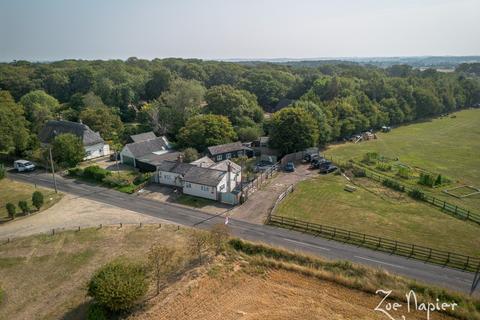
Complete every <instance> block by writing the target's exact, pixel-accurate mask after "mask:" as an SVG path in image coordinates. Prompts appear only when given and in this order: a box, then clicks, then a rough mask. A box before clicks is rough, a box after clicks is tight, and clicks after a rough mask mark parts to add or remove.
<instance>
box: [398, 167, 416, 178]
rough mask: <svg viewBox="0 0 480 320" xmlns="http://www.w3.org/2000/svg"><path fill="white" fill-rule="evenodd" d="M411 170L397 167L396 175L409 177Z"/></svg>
mask: <svg viewBox="0 0 480 320" xmlns="http://www.w3.org/2000/svg"><path fill="white" fill-rule="evenodd" d="M411 171H412V170H410V168H407V167H400V168H399V169H398V172H397V175H398V176H399V177H400V178H403V179H409V178H410V176H411Z"/></svg>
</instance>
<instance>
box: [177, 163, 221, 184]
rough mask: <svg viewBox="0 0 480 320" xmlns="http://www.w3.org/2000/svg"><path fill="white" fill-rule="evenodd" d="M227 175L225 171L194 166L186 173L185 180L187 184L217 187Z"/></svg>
mask: <svg viewBox="0 0 480 320" xmlns="http://www.w3.org/2000/svg"><path fill="white" fill-rule="evenodd" d="M225 174H226V172H224V171H220V170H215V169H210V168H202V167H197V166H193V167H192V168H190V170H188V171H187V172H186V173H185V176H184V178H183V180H184V181H185V182H191V183H196V184H202V185H205V186H211V187H216V186H217V185H218V184H219V183H220V181H222V178H223V176H224V175H225Z"/></svg>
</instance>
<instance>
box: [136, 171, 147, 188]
mask: <svg viewBox="0 0 480 320" xmlns="http://www.w3.org/2000/svg"><path fill="white" fill-rule="evenodd" d="M150 177H151V176H150V174H149V173H140V174H139V175H137V176H136V177H135V179H134V180H133V184H134V185H137V186H138V185H141V184H142V183H144V182H146V181H148V180H149V179H150Z"/></svg>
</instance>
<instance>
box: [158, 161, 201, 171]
mask: <svg viewBox="0 0 480 320" xmlns="http://www.w3.org/2000/svg"><path fill="white" fill-rule="evenodd" d="M194 167H195V166H194V165H192V164H190V163H185V162H178V161H168V160H167V161H162V162H161V163H160V164H159V165H158V166H157V170H158V171H165V172H172V173H178V174H186V173H187V172H188V171H189V170H190V169H192V168H194Z"/></svg>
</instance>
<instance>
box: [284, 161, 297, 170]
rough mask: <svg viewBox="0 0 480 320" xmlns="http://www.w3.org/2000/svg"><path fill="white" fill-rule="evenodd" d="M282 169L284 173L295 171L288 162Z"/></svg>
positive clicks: (292, 165) (293, 166) (291, 163)
mask: <svg viewBox="0 0 480 320" xmlns="http://www.w3.org/2000/svg"><path fill="white" fill-rule="evenodd" d="M283 169H284V170H285V171H286V172H294V171H295V165H294V164H293V162H288V163H287V164H286V165H285V167H284V168H283Z"/></svg>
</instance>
